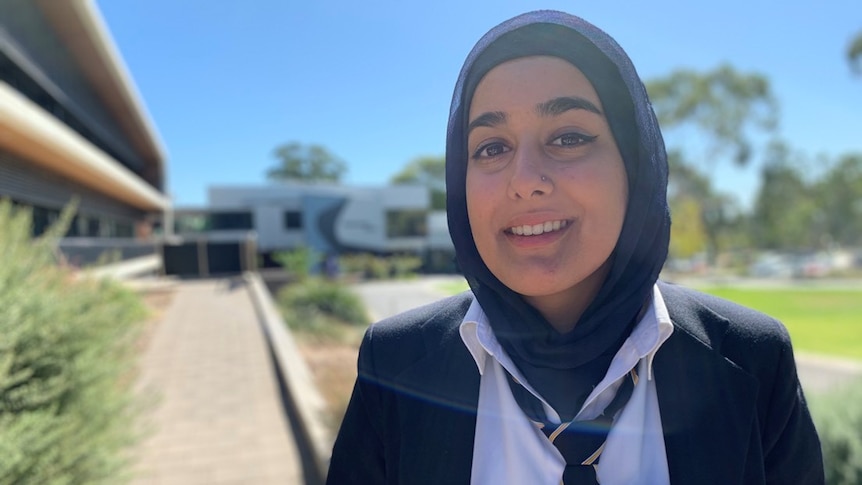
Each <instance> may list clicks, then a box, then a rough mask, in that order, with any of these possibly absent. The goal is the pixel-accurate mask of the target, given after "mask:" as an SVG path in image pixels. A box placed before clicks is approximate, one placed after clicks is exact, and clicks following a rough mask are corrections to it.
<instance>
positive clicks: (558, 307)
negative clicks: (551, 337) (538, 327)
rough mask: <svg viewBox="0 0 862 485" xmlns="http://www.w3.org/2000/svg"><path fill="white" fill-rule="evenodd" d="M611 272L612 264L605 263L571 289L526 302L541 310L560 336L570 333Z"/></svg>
mask: <svg viewBox="0 0 862 485" xmlns="http://www.w3.org/2000/svg"><path fill="white" fill-rule="evenodd" d="M609 270H610V263H609V262H605V264H603V265H602V266H600V267H599V269H597V270H596V271H595V272H593V273H592V274H591V275H589V276H588V277H587V278H586V279H584V280H583V281H581V282H580V283H578V284H577V285H575V286H573V287H571V288H567V289H566V290H563V291H561V292H559V293H554V294H552V295H541V296H524V300H526V302H527V303H529V304H530V305H532V306H533V307H534V308H535V309H536V310H539V313H541V314H542V316H543V317H545V319H546V320H547V321H548V323H550V324H551V326H552V327H554V330H556V331H557V332H559V333H560V334H565V333H569V332H571V331H572V330H574V329H575V327H576V326H577V324H578V321H580V319H581V316H582V315H583V314H584V312H585V311H586V309H587V307H588V306H589V305H590V303H592V302H593V300H594V299H595V298H596V295H598V293H599V289H600V288H601V287H602V283H604V281H605V278H606V277H607V275H608V271H609Z"/></svg>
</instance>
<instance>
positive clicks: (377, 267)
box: [340, 253, 422, 280]
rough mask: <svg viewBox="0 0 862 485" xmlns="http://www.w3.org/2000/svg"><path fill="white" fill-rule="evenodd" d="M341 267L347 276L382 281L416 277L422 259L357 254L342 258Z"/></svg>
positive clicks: (406, 256)
mask: <svg viewBox="0 0 862 485" xmlns="http://www.w3.org/2000/svg"><path fill="white" fill-rule="evenodd" d="M340 265H341V268H342V269H343V270H344V272H345V273H347V274H354V275H360V276H361V277H362V278H365V279H372V280H381V279H388V278H407V277H410V276H414V275H415V274H416V272H417V271H418V270H419V268H421V267H422V259H421V258H419V257H418V256H410V255H393V256H375V255H373V254H369V253H356V254H351V255H345V256H342V257H341V258H340Z"/></svg>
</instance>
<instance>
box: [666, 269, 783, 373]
mask: <svg viewBox="0 0 862 485" xmlns="http://www.w3.org/2000/svg"><path fill="white" fill-rule="evenodd" d="M659 289H660V291H661V294H662V298H663V299H664V301H665V305H666V306H667V309H668V313H669V314H670V317H671V321H672V322H673V323H674V328H675V329H677V330H682V331H683V332H686V333H688V334H690V335H691V336H692V337H694V338H696V339H698V340H700V341H702V342H703V343H705V344H706V345H707V346H709V347H710V348H712V349H713V350H715V351H718V352H720V353H721V354H722V355H724V356H725V357H727V358H728V359H729V360H731V361H732V362H735V363H737V364H738V365H741V366H743V367H749V366H750V365H752V364H753V363H754V362H756V361H761V362H762V361H764V360H766V361H773V362H774V361H775V359H781V358H783V357H785V355H784V354H790V355H792V351H791V343H790V335H789V334H788V333H787V329H786V328H785V327H784V325H783V324H782V323H781V322H780V321H778V320H777V319H775V318H773V317H771V316H769V315H766V314H764V313H762V312H759V311H756V310H753V309H751V308H748V307H745V306H742V305H739V304H737V303H733V302H731V301H728V300H725V299H722V298H718V297H716V296H712V295H708V294H705V293H702V292H699V291H696V290H693V289H690V288H684V287H682V286H677V285H673V284H669V283H660V284H659Z"/></svg>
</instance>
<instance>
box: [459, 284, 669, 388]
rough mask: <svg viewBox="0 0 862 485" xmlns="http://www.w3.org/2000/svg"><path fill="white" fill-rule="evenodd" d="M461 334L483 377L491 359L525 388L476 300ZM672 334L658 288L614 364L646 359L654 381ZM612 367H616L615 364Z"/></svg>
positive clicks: (471, 305)
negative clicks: (655, 363) (658, 359)
mask: <svg viewBox="0 0 862 485" xmlns="http://www.w3.org/2000/svg"><path fill="white" fill-rule="evenodd" d="M459 332H460V334H461V340H462V341H463V342H464V346H466V347H467V350H468V351H469V352H470V355H472V356H473V360H474V361H476V366H477V367H478V368H479V373H480V374H482V373H483V372H484V370H485V363H486V361H487V359H488V357H492V358H494V359H496V360H497V361H498V362H499V363H500V364H501V365H502V366H503V367H504V368H506V370H508V371H509V372H510V373H512V375H513V376H514V377H515V378H517V379H520V380H522V384H523V380H524V379H523V376H521V375H520V372H519V371H518V369H517V367H516V366H515V365H514V363H513V362H512V361H511V359H510V358H509V356H508V354H506V352H505V351H504V350H503V348H502V346H501V345H500V343H499V342H498V341H497V338H496V336H494V332H493V330H491V322H490V321H489V320H488V316H487V315H486V314H485V312H484V310H482V306H481V305H480V304H479V302H478V300H476V299H475V298H474V299H473V302H472V303H471V304H470V308H469V309H468V310H467V314H466V315H464V319H463V320H462V321H461V325H460V327H459ZM671 333H673V323H672V322H671V320H670V315H669V314H668V311H667V306H666V305H665V302H664V299H663V298H662V295H661V291H659V289H658V286H657V285H654V286H653V296H652V300H651V301H650V303H649V305H648V306H647V309H646V311H645V312H644V313H643V315H642V316H641V318H640V320H639V321H638V323H637V325H635V328H634V329H633V330H632V333H631V335H630V336H629V338H628V339H626V341H625V342H624V343H623V345H622V347H621V348H620V350H619V351H618V352H617V355H616V356H615V357H614V362H616V361H617V360H619V359H625V360H631V359H632V358H634V361H635V363H636V362H637V361H638V360H640V359H642V358H645V357H646V358H647V369H648V375H647V378H648V379H650V380H652V378H653V372H652V363H653V359H654V358H655V354H656V352H657V351H658V349H659V347H661V345H662V344H663V343H664V342H665V340H667V339H668V337H670V335H671ZM611 367H614V365H613V363H612V365H611ZM629 368H631V367H629Z"/></svg>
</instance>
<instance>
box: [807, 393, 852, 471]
mask: <svg viewBox="0 0 862 485" xmlns="http://www.w3.org/2000/svg"><path fill="white" fill-rule="evenodd" d="M810 401H811V403H810V406H811V412H812V415H813V418H814V423H815V425H816V426H817V432H818V434H819V435H820V445H821V447H822V449H823V462H824V466H825V468H826V483H828V484H830V485H859V484H862V381H856V382H855V383H854V384H852V385H849V386H847V387H846V388H842V389H840V390H838V391H835V392H832V393H827V394H823V395H815V396H813V397H812V398H811V399H810Z"/></svg>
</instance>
